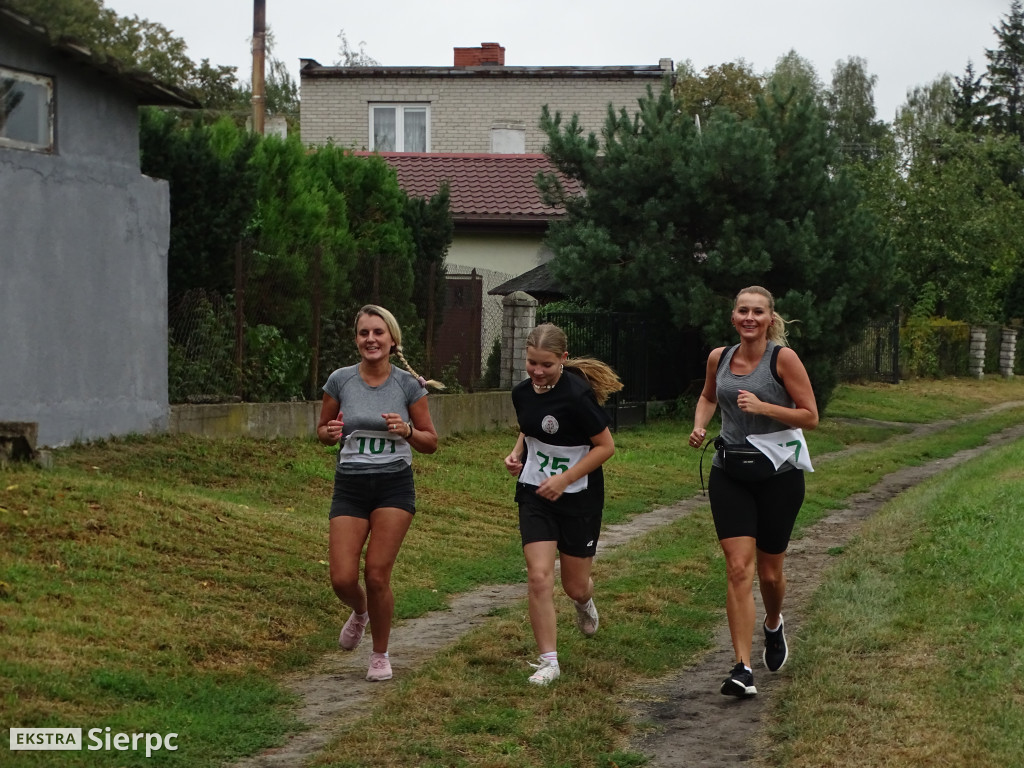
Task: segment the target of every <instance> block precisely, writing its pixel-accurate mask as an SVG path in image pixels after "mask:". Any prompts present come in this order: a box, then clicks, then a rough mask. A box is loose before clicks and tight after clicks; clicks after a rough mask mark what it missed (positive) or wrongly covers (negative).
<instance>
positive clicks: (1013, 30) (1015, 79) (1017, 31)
mask: <svg viewBox="0 0 1024 768" xmlns="http://www.w3.org/2000/svg"><path fill="white" fill-rule="evenodd" d="M993 31H994V32H995V33H996V37H997V38H998V39H999V46H998V47H997V48H994V49H988V50H986V51H985V56H986V57H987V58H988V81H989V88H988V97H989V112H990V114H991V122H992V127H993V128H994V129H995V130H996V131H998V132H1000V133H1010V134H1014V135H1016V136H1018V137H1020V139H1021V140H1022V141H1024V8H1022V6H1021V0H1012V1H1011V3H1010V12H1009V13H1008V14H1007V16H1006V17H1005V18H1004V19H1003V20H1002V21H1001V22H1000V23H999V26H998V27H994V28H993Z"/></svg>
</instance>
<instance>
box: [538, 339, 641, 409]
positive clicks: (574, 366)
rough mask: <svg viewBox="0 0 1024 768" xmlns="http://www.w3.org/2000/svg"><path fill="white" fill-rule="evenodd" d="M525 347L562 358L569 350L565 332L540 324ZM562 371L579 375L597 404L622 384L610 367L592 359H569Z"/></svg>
mask: <svg viewBox="0 0 1024 768" xmlns="http://www.w3.org/2000/svg"><path fill="white" fill-rule="evenodd" d="M526 346H528V347H533V348H534V349H541V350H544V351H545V352H552V353H554V354H555V355H557V356H558V357H562V355H564V354H565V353H566V352H567V351H568V349H569V340H568V338H566V335H565V331H563V330H562V329H561V328H559V327H558V326H557V325H552V324H551V323H542V324H541V325H538V326H537V327H536V328H534V329H533V330H532V331H530V335H529V336H527V337H526ZM562 366H563V369H568V370H570V371H572V372H573V373H576V374H579V375H580V376H582V377H583V378H584V379H586V380H587V381H588V382H589V383H590V387H591V389H593V390H594V396H595V397H596V398H597V402H598V403H600V404H601V405H604V403H605V401H606V400H608V398H609V397H611V396H612V395H613V394H615V393H616V392H618V391H619V390H620V389H622V382H621V381H620V380H619V376H618V374H617V373H615V371H613V370H612V368H611V366H609V365H608V364H606V363H603V362H601V361H600V360H598V359H596V358H593V357H570V358H569V359H567V360H566V361H565V362H564V363H563V364H562Z"/></svg>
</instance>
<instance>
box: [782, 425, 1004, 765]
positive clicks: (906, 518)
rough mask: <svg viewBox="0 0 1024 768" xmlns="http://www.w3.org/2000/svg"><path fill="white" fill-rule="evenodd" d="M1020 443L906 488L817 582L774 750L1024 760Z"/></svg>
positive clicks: (810, 756) (893, 759) (787, 759)
mask: <svg viewBox="0 0 1024 768" xmlns="http://www.w3.org/2000/svg"><path fill="white" fill-rule="evenodd" d="M1022 466H1024V444H1022V443H1020V442H1018V443H1015V444H1013V445H1010V446H1007V447H1004V448H1001V449H998V450H996V451H993V452H991V453H990V454H987V455H985V456H983V457H981V458H979V459H977V460H975V461H972V462H970V463H969V464H966V465H964V466H961V467H958V468H955V469H953V470H952V471H950V472H949V473H946V474H943V475H940V476H938V477H935V478H933V479H932V480H930V481H928V482H926V483H924V484H922V485H921V486H918V487H916V488H914V489H911V490H910V491H908V492H907V493H905V494H903V495H901V496H900V497H898V498H897V499H896V500H894V501H893V502H892V503H890V504H888V505H887V506H886V507H885V508H884V510H882V512H880V513H879V514H878V515H876V516H875V517H874V518H873V519H872V520H870V521H869V522H868V523H867V524H866V526H865V528H864V529H863V531H862V534H861V536H860V537H859V539H858V541H857V542H856V543H855V544H854V545H852V546H850V547H849V548H848V549H847V552H846V554H845V556H844V557H843V558H842V560H841V561H839V562H838V563H837V565H836V566H835V569H834V573H833V574H832V575H831V577H830V578H829V579H828V581H827V583H826V585H825V586H824V587H823V588H822V589H821V590H820V591H819V593H818V594H817V596H816V599H815V601H814V605H813V607H812V610H811V612H810V613H809V616H808V620H807V621H805V623H804V626H803V628H802V629H801V636H800V648H801V653H800V654H799V655H797V656H796V657H795V658H794V659H793V668H792V671H791V673H790V674H791V676H792V684H791V685H790V686H789V687H788V689H787V691H786V694H785V696H784V697H782V698H781V700H780V701H779V702H778V705H777V708H776V709H775V717H773V718H772V723H771V726H770V728H769V729H768V732H767V735H768V741H769V743H770V745H771V747H770V748H769V753H770V763H771V764H772V765H785V766H790V767H791V768H802V767H804V766H821V765H851V764H852V763H851V756H852V755H856V764H857V765H858V766H864V768H871V767H872V766H883V765H884V766H919V767H926V766H946V765H970V766H976V767H977V768H989V767H991V768H997V767H998V768H1002V766H1009V765H1024V746H1022V742H1021V739H1020V734H1021V732H1022V731H1024V697H1022V695H1021V692H1020V691H1021V682H1022V680H1024V653H1022V651H1021V648H1022V647H1024V594H1022V592H1021V589H1020V585H1021V584H1024V560H1022V559H1021V557H1020V549H1019V543H1020V541H1021V540H1022V538H1024V472H1022V471H1021V467H1022Z"/></svg>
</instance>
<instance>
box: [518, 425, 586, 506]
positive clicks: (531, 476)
mask: <svg viewBox="0 0 1024 768" xmlns="http://www.w3.org/2000/svg"><path fill="white" fill-rule="evenodd" d="M588 453H590V447H589V446H586V445H568V446H566V445H549V444H548V443H544V442H541V441H540V440H538V439H537V438H535V437H528V438H526V454H527V455H526V464H525V465H524V466H523V471H522V474H520V475H519V482H521V483H526V484H527V485H538V486H539V485H540V484H541V483H543V482H544V481H545V480H546V479H547V478H549V477H554V476H555V475H560V474H562V473H563V472H568V471H569V470H570V469H572V467H574V466H576V464H577V463H579V461H580V460H581V459H582V458H583V457H584V456H586V455H587V454H588ZM587 480H588V476H587V475H584V476H583V477H581V478H579V479H578V480H574V481H573V482H571V483H569V485H568V486H567V487H566V489H565V492H566V493H578V492H580V491H583V490H586V488H587Z"/></svg>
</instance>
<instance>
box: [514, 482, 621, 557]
mask: <svg viewBox="0 0 1024 768" xmlns="http://www.w3.org/2000/svg"><path fill="white" fill-rule="evenodd" d="M601 514H602V511H601V510H598V511H597V512H593V513H590V514H583V515H581V514H578V513H575V514H571V515H560V514H558V513H557V512H553V511H552V510H551V504H550V503H546V502H544V500H543V499H539V498H531V497H530V494H526V493H524V494H521V496H520V499H519V535H520V536H521V537H522V540H523V546H524V547H525V546H526V545H527V544H533V543H534V542H537V541H554V542H556V545H557V546H558V551H559V552H561V553H562V554H564V555H570V556H571V557H593V556H594V555H595V554H596V552H597V539H598V537H599V536H600V535H601Z"/></svg>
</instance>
